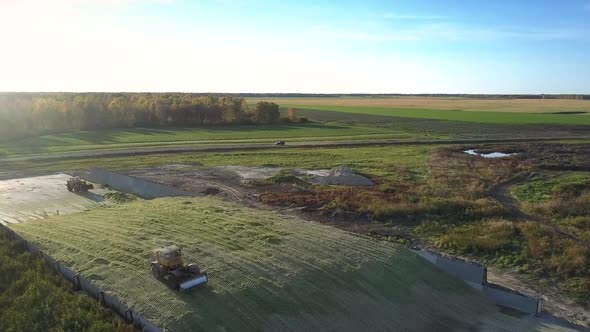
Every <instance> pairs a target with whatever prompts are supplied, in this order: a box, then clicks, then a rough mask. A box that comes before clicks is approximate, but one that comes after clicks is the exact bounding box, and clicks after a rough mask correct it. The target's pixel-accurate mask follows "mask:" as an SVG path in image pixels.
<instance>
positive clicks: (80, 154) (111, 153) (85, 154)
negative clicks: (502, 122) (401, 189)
mask: <svg viewBox="0 0 590 332" xmlns="http://www.w3.org/2000/svg"><path fill="white" fill-rule="evenodd" d="M579 139H590V136H571V135H570V136H563V137H551V138H547V137H527V138H491V139H490V138H487V139H476V138H470V139H432V140H398V139H391V140H358V141H335V142H322V143H293V144H289V142H287V145H284V146H276V145H271V144H263V143H259V144H214V145H206V146H203V145H199V146H166V147H146V148H133V149H117V150H97V151H76V152H60V153H46V154H31V155H19V156H9V157H4V158H0V162H23V161H41V160H60V159H79V158H96V157H125V156H139V155H149V154H163V153H184V152H226V151H227V152H230V151H249V150H269V149H294V148H338V147H342V148H346V147H362V146H379V145H419V144H428V145H430V144H483V143H516V142H543V141H563V140H579Z"/></svg>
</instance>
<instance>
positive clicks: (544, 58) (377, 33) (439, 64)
mask: <svg viewBox="0 0 590 332" xmlns="http://www.w3.org/2000/svg"><path fill="white" fill-rule="evenodd" d="M0 43H1V44H0V45H2V46H1V47H0V91H74V92H84V91H105V92H108V91H120V92H139V91H150V92H218V93H222V92H244V93H245V92H256V93H265V92H266V93H269V92H273V93H293V92H299V93H491V94H492V93H501V94H513V93H578V94H581V93H585V94H588V93H590V0H535V1H528V0H527V1H517V0H512V1H508V0H497V1H479V0H461V1H460V0H445V1H434V0H413V1H395V0H388V1H381V0H379V1H378V0H365V1H347V0H313V1H308V0H300V1H259V0H197V1H187V0H51V1H48V0H0Z"/></svg>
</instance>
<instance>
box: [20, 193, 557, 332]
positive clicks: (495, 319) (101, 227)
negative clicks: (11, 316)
mask: <svg viewBox="0 0 590 332" xmlns="http://www.w3.org/2000/svg"><path fill="white" fill-rule="evenodd" d="M11 227H12V228H13V229H14V230H16V231H17V232H19V233H20V234H22V235H23V236H25V237H26V238H27V239H29V240H31V241H33V242H36V243H38V244H39V245H40V246H41V247H42V248H44V249H45V250H46V251H47V252H48V253H49V254H50V255H52V256H53V257H55V258H56V259H58V260H60V261H62V262H64V263H65V264H66V265H68V266H70V267H72V268H73V269H74V270H76V271H78V272H80V273H81V275H82V276H84V277H86V278H88V279H92V280H94V281H95V282H96V283H97V284H98V285H101V286H104V287H106V288H107V289H110V290H111V291H112V292H113V293H115V294H117V295H118V296H120V297H121V298H122V299H123V300H124V301H125V302H126V303H127V304H129V305H130V306H131V307H132V308H133V310H134V311H136V312H139V313H141V314H143V315H144V316H146V317H147V318H148V319H151V320H152V321H153V322H154V323H156V324H160V325H161V326H164V327H166V328H169V329H171V330H174V331H189V330H258V331H259V330H410V331H417V330H449V329H460V330H494V331H497V330H505V329H509V330H514V329H518V330H534V329H551V326H546V325H539V323H538V321H536V320H534V319H532V318H528V317H522V316H521V317H515V316H509V315H506V314H503V313H502V312H501V310H500V309H499V308H497V307H496V306H494V305H492V304H490V303H489V302H487V300H486V299H485V298H484V297H483V296H482V295H480V294H478V293H477V292H475V291H474V290H472V289H470V288H469V287H468V286H466V285H465V284H463V283H462V282H460V281H458V280H456V279H453V278H451V277H449V276H447V275H445V274H443V273H441V272H440V271H438V270H436V269H435V268H434V267H433V266H431V265H430V264H429V263H427V262H426V261H425V260H422V259H421V258H418V257H417V256H416V255H414V254H412V253H410V252H409V251H407V250H406V249H403V248H401V247H398V246H395V245H393V244H389V243H384V242H379V241H376V240H373V239H370V238H366V237H361V236H356V235H352V234H350V233H347V232H344V231H341V230H338V229H334V228H331V227H328V226H323V225H320V224H316V223H311V222H307V221H304V220H301V219H298V218H296V217H293V216H284V215H280V214H277V213H275V212H270V211H260V210H255V209H251V208H245V207H243V206H241V205H238V204H235V203H229V202H226V201H222V200H218V199H213V198H162V199H156V200H152V201H143V200H139V201H135V202H131V203H126V204H120V205H114V206H104V207H100V208H96V209H93V210H90V211H86V212H83V213H78V214H71V215H65V216H59V217H52V218H49V219H46V220H42V221H30V222H25V223H21V224H14V225H11ZM173 243H175V244H178V245H180V246H182V247H183V248H184V253H185V259H186V260H187V261H189V262H196V263H198V264H199V265H201V266H202V267H203V268H205V269H206V270H207V271H208V274H209V279H210V282H209V284H208V285H207V286H205V287H201V288H197V289H195V290H193V291H191V292H186V293H177V292H174V291H171V290H170V289H168V288H166V287H165V286H164V285H163V284H161V283H160V282H158V281H157V280H155V279H154V278H153V277H152V276H151V274H150V271H149V263H148V257H149V254H150V251H151V249H153V248H155V247H159V246H163V245H169V244H173Z"/></svg>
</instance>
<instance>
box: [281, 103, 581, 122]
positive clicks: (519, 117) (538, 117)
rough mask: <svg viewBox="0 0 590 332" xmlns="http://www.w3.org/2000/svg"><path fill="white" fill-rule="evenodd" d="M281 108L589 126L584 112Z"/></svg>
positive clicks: (298, 105)
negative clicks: (543, 112)
mask: <svg viewBox="0 0 590 332" xmlns="http://www.w3.org/2000/svg"><path fill="white" fill-rule="evenodd" d="M281 106H282V107H285V108H288V107H292V108H296V109H297V108H299V109H313V110H321V111H333V112H342V113H358V114H370V115H384V116H395V117H404V118H418V119H435V120H449V121H463V122H475V123H497V124H562V125H590V115H589V113H584V114H540V113H517V112H482V111H477V112H476V111H473V112H463V111H453V110H432V109H413V108H388V107H366V106H327V105H300V104H281Z"/></svg>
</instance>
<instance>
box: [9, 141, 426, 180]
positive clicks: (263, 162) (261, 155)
mask: <svg viewBox="0 0 590 332" xmlns="http://www.w3.org/2000/svg"><path fill="white" fill-rule="evenodd" d="M434 147H435V146H434V145H400V146H381V147H376V146H372V147H356V148H346V149H343V148H318V149H285V150H281V149H273V150H262V151H243V152H241V151H236V152H195V153H172V154H153V155H142V156H129V157H109V158H104V157H103V158H84V159H65V160H45V161H23V162H11V163H8V162H4V163H2V162H0V170H2V169H12V170H23V171H27V172H32V173H35V174H37V173H39V174H46V173H52V172H62V171H76V170H84V169H87V168H90V167H104V168H109V169H126V168H139V167H149V166H158V165H166V164H183V163H185V164H190V163H197V162H198V163H202V164H203V165H204V166H224V165H242V166H276V167H292V168H307V169H322V168H323V169H326V168H334V167H337V166H341V165H348V166H350V167H352V168H354V169H355V170H356V171H358V172H361V173H365V174H369V175H371V176H373V177H383V178H391V179H393V178H397V177H398V171H399V168H400V167H401V168H404V169H407V170H408V171H409V172H410V173H411V174H413V175H415V176H417V177H423V176H424V175H425V173H426V164H425V162H426V158H427V156H428V153H429V152H430V151H431V150H432V149H433V148H434Z"/></svg>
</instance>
